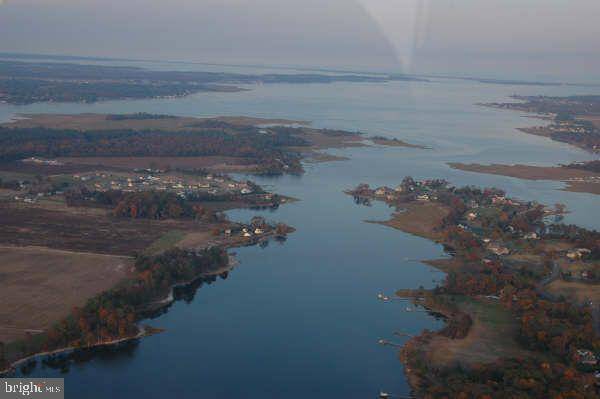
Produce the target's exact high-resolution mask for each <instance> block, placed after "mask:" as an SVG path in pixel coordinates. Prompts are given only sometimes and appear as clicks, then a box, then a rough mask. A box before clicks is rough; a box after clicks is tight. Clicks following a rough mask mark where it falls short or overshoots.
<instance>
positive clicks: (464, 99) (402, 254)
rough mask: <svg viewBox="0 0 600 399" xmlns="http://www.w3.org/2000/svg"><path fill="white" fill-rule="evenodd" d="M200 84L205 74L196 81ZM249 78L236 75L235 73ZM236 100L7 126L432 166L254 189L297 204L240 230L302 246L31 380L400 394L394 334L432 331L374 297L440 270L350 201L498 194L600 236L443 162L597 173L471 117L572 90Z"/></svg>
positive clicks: (534, 189) (549, 193) (149, 391)
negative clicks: (259, 142) (242, 131)
mask: <svg viewBox="0 0 600 399" xmlns="http://www.w3.org/2000/svg"><path fill="white" fill-rule="evenodd" d="M198 68H201V66H198ZM242 72H243V71H242ZM249 88H251V89H252V90H251V91H247V92H239V93H200V94H196V95H192V96H189V97H186V98H178V99H168V100H167V99H161V100H137V101H109V102H103V103H97V104H33V105H29V106H9V105H0V120H7V119H9V118H10V117H13V116H14V115H15V114H16V113H19V112H22V113H36V112H52V113H80V112H100V113H104V112H110V113H126V112H151V113H162V114H176V115H190V116H217V115H248V116H256V117H267V118H289V119H302V120H309V121H312V122H313V125H314V126H316V127H332V128H343V129H349V130H361V131H365V132H368V133H369V134H378V135H386V136H390V137H398V138H400V139H403V140H406V141H408V142H411V143H415V144H423V145H426V146H430V147H432V149H429V150H420V149H411V148H397V147H369V148H351V149H339V150H333V151H331V152H332V153H335V154H336V155H343V156H346V157H348V158H350V159H349V160H348V161H336V162H329V163H319V164H307V165H306V169H307V171H306V174H304V175H303V176H301V177H292V176H285V177H281V178H275V179H273V178H271V179H267V178H253V179H254V180H256V181H257V182H258V183H260V184H263V185H265V186H267V187H268V188H269V189H272V190H274V191H276V192H278V193H282V194H286V195H290V196H292V197H296V198H298V199H300V201H298V202H295V203H292V204H288V205H285V206H282V207H280V208H279V209H278V210H277V211H275V212H270V211H248V210H241V211H240V210H236V211H231V212H229V216H230V217H231V218H232V219H234V220H249V219H250V218H251V217H252V216H253V215H256V214H263V215H265V216H266V217H267V218H269V219H271V220H277V221H283V222H285V223H287V224H290V225H292V226H294V227H295V228H296V229H297V231H296V232H295V233H294V234H292V235H290V237H289V239H288V240H287V242H285V243H284V244H278V243H271V244H270V245H269V246H268V247H266V248H260V247H248V248H242V249H236V250H234V252H236V257H237V259H238V260H239V265H238V266H237V267H236V268H235V269H234V270H233V271H232V272H231V273H230V274H229V276H228V278H227V279H225V280H219V281H217V282H215V283H214V284H210V285H204V286H202V287H201V288H200V289H199V290H198V292H197V293H196V295H195V296H194V297H193V299H189V300H188V301H179V302H176V303H175V304H174V305H173V306H172V307H171V308H170V309H169V311H168V312H166V313H165V314H163V315H161V316H159V317H157V318H155V319H153V320H149V321H148V324H150V325H153V326H156V327H160V328H164V329H166V331H165V332H164V333H161V334H158V335H155V336H152V337H149V338H146V339H143V340H141V341H140V342H139V344H137V345H136V346H135V347H133V348H131V349H130V350H126V351H117V352H112V353H108V354H106V353H105V354H99V355H97V356H94V357H92V358H91V359H89V360H87V361H85V362H78V363H75V364H72V365H71V366H70V368H69V370H68V372H66V373H61V371H59V370H54V369H50V368H43V367H41V366H38V367H37V368H36V369H34V370H33V371H32V373H31V375H32V376H43V377H59V376H60V377H64V378H65V379H66V393H67V395H66V396H67V397H69V398H107V397H112V398H132V397H144V398H167V397H177V398H261V399H264V398H308V397H310V398H331V397H344V398H373V397H376V396H377V393H378V392H379V391H380V390H383V391H387V392H392V393H395V394H406V393H408V392H409V387H408V386H407V383H406V380H405V377H404V374H403V368H402V365H401V363H400V362H399V361H398V355H397V349H394V348H393V347H388V346H385V347H384V346H380V345H378V344H377V341H378V340H379V339H380V338H383V339H387V340H390V341H393V342H396V343H402V342H403V341H404V339H405V338H399V337H396V336H394V335H393V333H394V332H395V331H400V332H405V333H409V334H417V333H419V332H420V331H421V330H422V329H424V328H429V329H435V328H439V327H440V326H441V322H440V321H437V320H435V319H434V318H433V317H432V316H430V315H428V314H427V313H424V312H406V311H405V305H404V304H403V303H402V302H401V301H392V302H382V301H379V300H378V299H377V294H378V293H380V292H383V293H386V294H392V293H393V292H394V291H395V290H397V289H400V288H416V287H418V286H421V285H422V286H424V287H432V286H434V285H435V281H438V280H440V279H442V278H443V275H442V274H441V273H439V272H436V271H435V270H433V269H432V268H431V267H429V266H426V265H424V264H422V263H420V262H419V260H424V259H432V258H437V257H440V256H444V253H443V251H442V248H441V246H439V245H436V244H434V243H432V242H430V241H428V240H425V239H421V238H418V237H414V236H411V235H408V234H404V233H402V232H399V231H396V230H393V229H390V228H387V227H384V226H381V225H377V224H370V223H364V221H365V220H383V219H386V218H387V217H388V216H389V214H390V210H389V209H388V208H387V207H386V206H384V205H382V204H379V203H378V204H375V205H374V206H372V207H361V206H357V205H355V204H354V203H353V201H352V198H350V197H348V196H346V195H344V194H343V192H342V191H343V190H344V189H348V188H351V187H353V186H355V185H356V184H358V183H360V182H367V183H370V184H371V185H383V184H386V185H391V186H394V185H396V184H397V183H399V182H400V180H401V179H402V178H403V177H404V176H406V175H412V176H413V177H415V178H433V177H440V178H447V179H448V180H450V181H451V182H452V183H453V184H456V185H462V184H474V185H484V186H497V187H500V188H503V189H505V190H507V191H508V192H509V194H510V195H514V196H517V197H519V198H523V199H531V200H533V199H535V200H538V201H540V202H543V203H547V204H554V203H556V202H562V203H565V204H566V205H567V206H568V208H569V210H571V213H570V214H568V215H567V217H566V221H567V222H571V223H577V224H580V225H582V226H584V227H588V228H596V229H598V228H600V218H597V217H590V215H591V214H594V213H593V212H594V210H595V209H597V205H598V201H599V197H596V196H594V195H591V194H582V193H571V192H566V191H560V187H562V183H557V182H547V181H538V182H532V181H525V180H519V179H514V178H505V177H501V176H487V175H482V174H473V173H467V172H461V171H456V170H452V169H450V168H449V167H448V166H447V165H446V162H453V161H454V162H482V163H492V162H498V163H517V162H518V163H529V164H537V165H552V164H556V163H566V162H573V161H582V160H588V159H592V158H594V156H592V155H590V154H588V153H585V152H584V151H582V150H580V149H577V148H574V147H570V146H568V145H566V144H560V143H555V142H552V141H550V140H548V139H545V138H541V137H536V136H530V135H526V134H524V133H521V132H519V131H517V130H515V128H516V127H522V126H529V125H532V124H536V123H540V121H538V120H535V119H528V118H523V117H522V115H521V114H519V113H518V112H511V111H501V110H495V109H488V108H483V107H479V106H476V105H475V103H477V102H492V101H503V100H506V99H507V96H509V95H511V94H513V93H518V94H556V95H563V94H564V95H566V94H586V93H587V92H588V91H587V90H585V89H584V88H579V87H541V86H540V87H535V86H507V85H490V84H481V83H477V82H468V81H460V80H449V79H434V80H433V81H432V82H428V83H421V82H390V83H376V84H373V83H335V84H330V85H321V84H308V85H289V84H273V85H259V86H250V87H249Z"/></svg>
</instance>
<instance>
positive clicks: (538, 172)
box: [448, 162, 600, 194]
mask: <svg viewBox="0 0 600 399" xmlns="http://www.w3.org/2000/svg"><path fill="white" fill-rule="evenodd" d="M448 165H450V167H451V168H452V169H458V170H463V171H466V172H475V173H486V174H491V175H500V176H508V177H516V178H518V179H526V180H555V181H563V182H565V183H566V187H565V188H564V190H565V191H572V192H581V193H590V194H600V180H596V181H595V182H593V181H590V180H586V181H572V180H570V179H584V178H590V177H596V178H600V174H598V173H594V172H589V171H585V170H581V169H572V168H566V167H562V166H531V165H499V164H492V165H481V164H463V163H454V162H452V163H449V164H448Z"/></svg>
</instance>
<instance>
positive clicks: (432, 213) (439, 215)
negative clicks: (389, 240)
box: [381, 202, 449, 240]
mask: <svg viewBox="0 0 600 399" xmlns="http://www.w3.org/2000/svg"><path fill="white" fill-rule="evenodd" d="M448 213H449V209H448V208H447V207H445V206H444V205H442V204H440V203H432V202H427V203H409V204H407V206H406V210H404V211H402V212H397V213H395V214H394V215H393V217H392V219H391V220H389V221H387V222H382V223H381V224H383V225H386V226H390V227H393V228H395V229H398V230H402V231H404V232H406V233H410V234H414V235H417V236H420V237H425V238H429V239H432V240H437V239H439V238H440V236H439V233H438V232H437V231H436V229H437V227H438V226H440V225H441V224H442V220H443V219H444V218H445V217H446V216H447V215H448Z"/></svg>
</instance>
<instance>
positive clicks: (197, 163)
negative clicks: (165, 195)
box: [58, 156, 257, 172]
mask: <svg viewBox="0 0 600 399" xmlns="http://www.w3.org/2000/svg"><path fill="white" fill-rule="evenodd" d="M58 160H59V161H61V162H65V163H70V164H75V165H84V166H94V167H103V168H104V167H107V168H122V169H136V168H140V169H145V168H150V167H155V168H161V169H166V168H181V169H211V170H218V171H223V172H237V171H240V172H243V171H249V170H252V169H255V168H256V167H257V165H256V163H253V161H252V160H250V159H246V158H235V157H222V156H206V157H71V158H58Z"/></svg>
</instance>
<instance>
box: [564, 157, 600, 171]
mask: <svg viewBox="0 0 600 399" xmlns="http://www.w3.org/2000/svg"><path fill="white" fill-rule="evenodd" d="M565 166H566V167H567V168H571V169H580V170H587V171H589V172H594V173H600V160H595V161H588V162H575V163H571V164H568V165H565Z"/></svg>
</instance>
